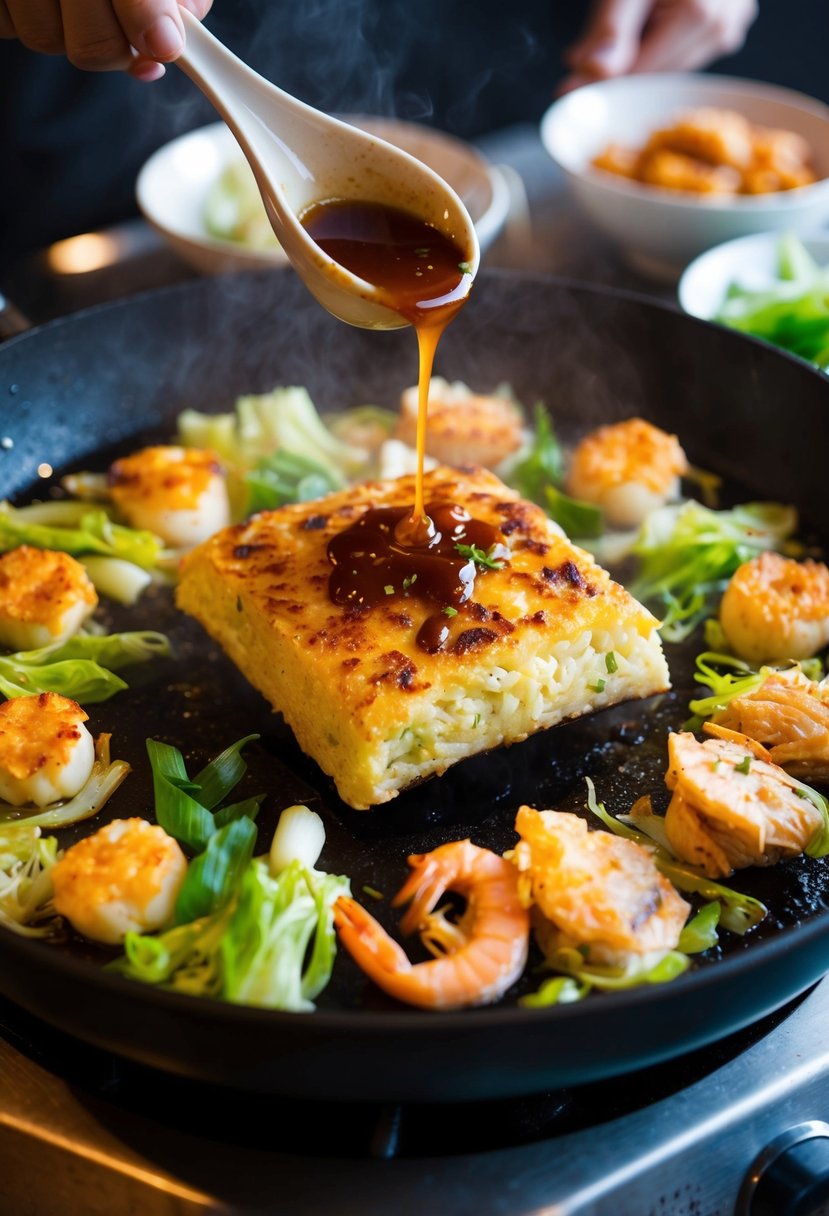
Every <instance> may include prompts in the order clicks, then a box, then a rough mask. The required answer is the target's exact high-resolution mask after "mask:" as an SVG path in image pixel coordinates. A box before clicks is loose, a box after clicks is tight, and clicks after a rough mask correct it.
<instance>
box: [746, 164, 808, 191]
mask: <svg viewBox="0 0 829 1216" xmlns="http://www.w3.org/2000/svg"><path fill="white" fill-rule="evenodd" d="M815 181H817V178H816V176H815V174H814V173H813V172H812V170H811V169H810V168H808V166H806V165H801V166H800V167H799V168H795V169H769V168H765V167H764V166H760V167H757V168H754V167H752V168H751V169H746V171H745V173H744V174H743V193H744V194H773V193H774V192H775V191H777V190H796V189H797V187H798V186H810V185H811V184H812V182H815Z"/></svg>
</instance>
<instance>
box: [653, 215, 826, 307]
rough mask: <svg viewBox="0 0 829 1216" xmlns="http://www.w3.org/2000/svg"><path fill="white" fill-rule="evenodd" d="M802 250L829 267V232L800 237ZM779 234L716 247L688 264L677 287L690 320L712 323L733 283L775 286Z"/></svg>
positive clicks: (756, 235) (757, 288) (764, 234)
mask: <svg viewBox="0 0 829 1216" xmlns="http://www.w3.org/2000/svg"><path fill="white" fill-rule="evenodd" d="M800 240H801V241H802V242H803V245H804V248H805V249H806V250H807V251H808V252H809V253H810V254H811V255H812V257H813V258H814V259H815V261H816V262H817V263H818V264H819V265H821V266H829V232H816V233H812V234H807V235H802V236H801V237H800ZM779 241H780V233H779V232H757V233H754V234H753V235H752V236H742V237H738V238H737V240H735V241H726V242H725V243H724V244H723V245H715V246H714V248H713V249H708V250H707V251H706V252H705V253H703V254H700V256H699V257H698V258H695V259H694V261H693V262H691V264H690V266H688V267H687V268H686V269H685V271H684V272H683V274H682V277H681V278H680V280H679V284H678V287H677V296H678V299H679V303H680V306H681V307H682V308H683V309H684V311H685V312H687V313H690V314H691V316H693V317H702V319H703V320H704V321H710V320H713V318H714V317H715V316H716V315H717V313H718V312H719V310H720V308H721V306H722V303H723V301H724V299H725V294H726V292H727V291H728V288H729V287H730V286H731V284H732V283H739V285H740V286H741V287H745V288H747V289H748V290H750V291H762V290H763V289H764V288H766V287H771V286H773V284H774V283H775V282H777V253H778V243H779Z"/></svg>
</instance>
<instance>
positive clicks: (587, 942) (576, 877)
mask: <svg viewBox="0 0 829 1216" xmlns="http://www.w3.org/2000/svg"><path fill="white" fill-rule="evenodd" d="M515 828H516V831H517V832H518V833H519V835H520V837H521V840H520V842H519V843H518V845H517V846H516V848H515V864H516V865H517V866H518V868H519V870H520V871H521V873H522V879H523V881H524V884H526V885H527V886H528V887H529V899H530V900H531V901H532V903H533V904H534V905H535V906H536V908H537V910H538V911H539V912H540V913H541V914H542V916H543V918H544V919H545V920H546V921H547V922H549V924H548V925H543V924H542V925H539V923H538V922H536V925H535V927H536V936H537V937H539V941H540V944H541V946H542V949H543V950H544V952H545V954H548V955H549V954H550V953H551V952H552V950H554V949H557V948H560V947H562V946H567V947H575V948H576V949H578V950H580V951H581V952H582V953H583V954H584V955H585V958H586V961H588V962H591V963H603V964H611V965H618V964H621V965H624V964H625V963H626V962H627V961H628V960H629V958H630V955H631V954H634V955H637V956H644V955H648V956H651V955H653V956H654V957H653V958H652V959H651V960H650V961H652V962H654V963H655V962H656V961H657V959H656V954H657V952H658V953H659V955H660V956H661V955H662V954H664V953H665V952H666V951H668V950H673V949H674V948H675V947H676V945H677V942H678V941H679V935H680V932H681V931H682V927H683V925H684V924H685V921H686V920H687V918H688V913H689V911H690V907H689V905H688V904H687V903H686V902H685V900H684V899H683V898H682V897H681V896H680V895H679V894H678V893H677V891H676V890H675V889H674V887H673V886H672V885H671V884H670V882H668V880H667V879H666V878H665V877H664V876H663V875H662V874H660V873H659V871H658V870H657V868H656V865H655V863H654V860H653V857H652V856H651V854H650V853H649V852H648V851H647V849H644V848H642V846H641V845H638V844H636V843H635V842H634V841H632V840H625V839H624V838H622V837H619V836H614V835H613V834H612V833H610V832H603V831H601V830H599V831H590V830H589V829H588V827H587V824H586V823H585V821H584V820H583V819H581V818H580V817H579V816H578V815H572V814H568V813H567V812H562V811H537V810H535V809H534V808H533V807H529V806H522V807H521V808H520V809H519V811H518V815H517V817H516V820H515ZM522 885H523V884H522ZM539 928H541V930H542V931H541V932H540V933H539Z"/></svg>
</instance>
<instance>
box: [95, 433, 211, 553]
mask: <svg viewBox="0 0 829 1216" xmlns="http://www.w3.org/2000/svg"><path fill="white" fill-rule="evenodd" d="M109 493H110V496H111V498H112V501H113V502H114V503H115V505H116V506H117V508H118V510H119V511H120V512H121V514H122V515H123V516H124V518H125V519H126V520H127V522H128V523H130V524H131V525H132V527H134V528H144V529H146V530H147V531H149V532H154V533H155V534H156V536H160V537H161V539H162V540H163V541H164V542H165V543H166V544H168V545H170V546H171V547H172V548H174V549H190V548H192V547H193V545H197V544H199V543H200V542H201V541H203V540H206V539H207V538H208V536H212V535H213V533H214V532H218V531H219V529H220V528H225V527H227V525H228V524H229V523H230V500H229V498H228V492H227V485H226V482H225V478H224V475H223V472H222V468H221V465H220V464H219V461H218V459H217V457H216V456H215V455H214V453H213V452H208V451H202V450H201V449H198V448H183V447H175V446H160V447H150V448H143V449H142V450H141V451H140V452H134V453H133V454H132V455H131V456H125V457H123V458H122V459H121V460H116V461H115V463H114V464H113V465H112V466H111V467H110V470H109Z"/></svg>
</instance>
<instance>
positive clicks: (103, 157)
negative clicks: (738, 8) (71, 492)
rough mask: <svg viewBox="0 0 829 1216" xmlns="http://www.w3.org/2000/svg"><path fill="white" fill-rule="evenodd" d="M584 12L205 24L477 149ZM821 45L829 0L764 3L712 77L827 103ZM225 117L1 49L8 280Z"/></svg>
mask: <svg viewBox="0 0 829 1216" xmlns="http://www.w3.org/2000/svg"><path fill="white" fill-rule="evenodd" d="M723 3H728V0H723ZM586 13H587V3H586V2H583V0H558V2H556V0H513V3H511V4H508V5H505V4H504V2H503V0H475V2H474V3H470V2H469V0H465V2H461V0H416V2H415V3H411V2H409V0H407V2H406V3H401V0H306V2H305V3H301V2H297V0H294V2H293V3H290V4H287V3H283V2H277V0H216V3H215V5H214V9H213V11H212V12H211V13H210V15H209V17H208V19H207V25H208V27H209V28H211V29H212V30H213V31H214V33H216V34H217V35H218V36H219V37H220V38H221V39H222V40H223V41H224V42H226V44H227V45H228V46H230V47H231V48H232V49H233V50H234V51H235V52H236V53H237V54H238V55H240V56H241V57H242V58H244V59H245V60H246V61H247V62H249V63H250V64H251V65H252V66H253V67H254V68H256V70H257V71H259V72H261V73H262V75H264V76H266V77H267V78H268V79H269V80H273V81H274V82H275V83H277V84H279V85H280V86H281V87H282V88H284V89H286V90H287V91H288V92H290V93H294V94H295V95H296V96H298V97H300V98H302V99H303V100H304V101H308V102H310V103H311V104H312V105H315V106H317V107H319V108H321V109H324V110H328V111H331V112H337V111H341V112H347V111H362V112H368V113H377V114H383V115H396V116H397V117H400V118H405V119H408V120H411V121H418V122H424V123H427V124H429V125H434V126H437V127H439V128H442V129H443V130H446V131H449V132H451V133H453V134H455V135H458V136H461V137H464V138H466V139H471V140H475V139H476V138H480V137H481V136H483V135H485V134H487V133H489V132H492V131H494V130H497V129H499V128H502V127H506V126H509V125H511V124H514V123H517V122H531V123H537V122H538V120H539V119H540V117H541V115H542V114H543V112H544V110H545V108H546V107H547V106H548V105H549V104H550V102H551V101H552V99H553V93H554V90H555V86H556V84H557V82H558V81H559V80H560V79H561V78H562V76H563V75H564V74H565V68H564V66H563V64H562V61H561V55H562V51H563V50H564V48H565V47H566V46H567V45H568V44H569V43H570V42H571V41H573V40H574V39H575V37H576V36H577V35H578V33H579V31H580V29H581V26H582V24H583V21H584V19H585V16H586ZM827 34H829V3H828V2H827V0H760V15H759V17H758V19H757V20H756V22H755V23H754V25H753V26H752V27H751V29H750V31H749V34H748V39H747V41H746V43H745V45H744V47H743V48H742V49H741V50H740V51H739V52H738V53H737V54H735V55H731V56H729V57H728V58H725V59H722V60H720V61H718V62H717V63H715V64H712V65H711V67H710V69H709V70H711V71H719V72H729V73H733V74H735V75H739V76H747V77H753V78H755V79H758V80H764V81H770V82H774V83H778V84H783V85H788V86H790V87H793V88H796V89H799V90H801V91H802V92H805V93H809V94H811V95H812V96H814V97H817V98H820V99H821V100H823V101H827V102H829V73H827V67H826V45H827ZM215 118H216V115H215V112H214V111H213V110H212V109H211V107H210V106H209V105H208V103H207V102H206V101H205V100H204V99H203V98H202V96H201V94H200V93H199V92H198V90H197V89H196V88H195V86H194V85H193V84H192V83H191V82H190V81H189V80H188V79H187V78H186V77H185V76H184V75H183V73H181V72H179V71H177V70H176V69H175V68H170V69H168V72H167V75H166V77H165V78H164V80H162V81H160V82H159V83H156V84H153V85H150V86H147V85H141V84H139V83H138V82H135V81H133V80H131V79H129V78H127V77H124V76H121V75H120V74H115V73H100V74H91V73H83V72H80V71H78V70H76V69H75V68H73V67H71V65H69V64H68V63H66V62H65V61H64V60H62V59H59V58H46V57H43V56H38V55H35V54H33V53H31V52H28V51H26V50H25V49H24V48H22V47H21V46H19V45H18V44H17V43H14V42H0V166H2V168H0V180H2V187H3V188H2V189H1V190H0V272H2V271H3V269H4V268H6V267H8V266H9V265H11V264H12V263H13V262H14V261H15V260H16V259H17V258H19V257H20V256H22V255H23V254H25V253H26V252H28V251H30V250H32V249H36V248H38V247H40V246H42V245H44V244H47V243H49V242H51V241H52V240H55V239H58V238H60V237H64V236H69V235H72V234H74V233H76V232H82V231H85V230H87V229H89V228H93V227H97V226H101V225H105V224H108V223H112V222H115V221H118V220H122V219H125V218H128V217H129V216H131V215H134V214H135V211H136V209H135V202H134V197H133V188H134V182H135V177H136V174H137V172H138V169H139V168H140V166H141V164H142V163H143V161H144V160H145V159H146V157H147V156H148V155H149V153H150V152H151V151H153V150H154V149H155V148H156V147H158V146H160V145H161V144H162V143H165V142H166V141H167V140H168V139H171V138H173V137H174V136H175V135H177V134H180V133H181V132H182V131H185V130H189V129H191V128H192V127H195V126H199V125H201V124H203V123H207V122H212V121H214V120H215Z"/></svg>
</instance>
